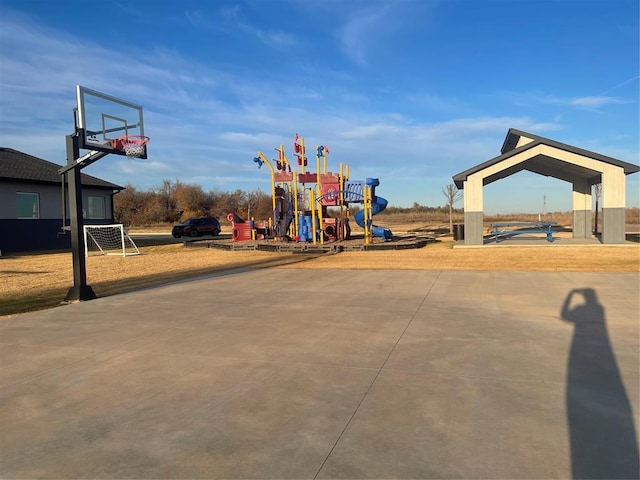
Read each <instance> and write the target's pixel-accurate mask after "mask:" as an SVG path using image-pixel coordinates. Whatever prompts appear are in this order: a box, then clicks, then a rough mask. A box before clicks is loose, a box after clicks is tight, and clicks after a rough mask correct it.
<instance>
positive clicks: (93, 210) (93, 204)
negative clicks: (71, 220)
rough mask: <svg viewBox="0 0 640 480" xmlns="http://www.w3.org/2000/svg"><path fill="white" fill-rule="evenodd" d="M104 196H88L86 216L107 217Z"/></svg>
mask: <svg viewBox="0 0 640 480" xmlns="http://www.w3.org/2000/svg"><path fill="white" fill-rule="evenodd" d="M105 216H106V214H105V209H104V197H88V205H87V216H86V218H105Z"/></svg>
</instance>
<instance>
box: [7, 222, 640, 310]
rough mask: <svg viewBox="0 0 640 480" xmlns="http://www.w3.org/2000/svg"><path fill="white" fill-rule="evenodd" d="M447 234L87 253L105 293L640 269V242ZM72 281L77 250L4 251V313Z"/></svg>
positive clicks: (49, 296) (90, 276) (37, 305)
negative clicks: (256, 274)
mask: <svg viewBox="0 0 640 480" xmlns="http://www.w3.org/2000/svg"><path fill="white" fill-rule="evenodd" d="M393 229H394V231H396V232H400V231H409V230H415V229H416V228H415V225H395V226H393ZM441 240H442V241H439V242H437V243H432V244H429V245H427V246H426V247H424V248H421V249H410V250H384V251H363V252H342V253H339V254H324V255H307V254H284V253H270V252H263V251H225V250H219V249H215V248H185V247H184V246H183V245H182V244H172V245H160V246H148V247H142V248H141V249H140V251H141V255H137V256H129V257H119V256H102V257H100V256H97V257H90V258H88V259H87V282H88V284H89V285H91V286H92V287H93V289H94V291H95V292H96V294H97V295H98V296H99V297H105V296H110V295H116V294H119V293H124V292H129V291H134V290H139V289H141V288H147V287H152V286H157V285H161V284H165V283H169V282H174V281H178V280H184V279H187V278H194V277H197V276H202V275H207V274H211V273H213V272H216V271H220V270H227V269H232V268H271V267H280V268H306V269H335V268H340V269H347V268H354V269H417V270H485V271H514V270H515V271H517V270H520V271H589V272H600V271H603V272H604V271H606V272H639V271H640V245H637V246H636V245H633V246H629V245H625V246H564V247H558V248H554V246H551V245H549V246H547V245H545V246H540V247H509V248H472V249H459V248H455V249H454V248H453V241H452V239H451V238H450V237H443V238H442V239H441ZM72 284H73V270H72V263H71V254H70V253H48V254H46V253H44V254H30V255H15V256H8V257H4V256H3V257H0V316H7V315H13V314H17V313H21V312H27V311H31V310H39V309H43V308H49V307H53V306H55V305H58V304H59V303H60V301H61V300H62V299H63V298H64V296H65V294H66V292H67V290H68V289H69V287H70V286H71V285H72Z"/></svg>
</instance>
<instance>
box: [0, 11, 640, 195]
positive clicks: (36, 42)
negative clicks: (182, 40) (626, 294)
mask: <svg viewBox="0 0 640 480" xmlns="http://www.w3.org/2000/svg"><path fill="white" fill-rule="evenodd" d="M360 5H361V4H360ZM1 13H2V15H0V64H1V65H2V75H1V76H0V87H1V91H2V95H0V144H1V145H3V146H9V147H12V148H16V149H18V150H22V151H25V152H28V153H30V154H33V155H36V156H40V157H42V158H46V159H50V160H52V161H55V162H58V163H62V162H63V161H64V157H65V147H64V136H65V135H67V134H69V133H71V131H72V129H73V117H72V113H71V112H72V108H73V107H74V104H75V94H74V86H75V85H76V84H81V85H84V86H86V87H89V88H92V89H95V90H98V91H102V92H105V93H108V94H110V95H113V96H116V97H120V98H124V99H127V100H129V101H132V102H134V103H137V104H140V105H143V107H144V109H145V133H146V134H148V135H149V136H150V137H151V143H150V145H149V160H147V161H134V162H131V161H129V160H127V159H126V158H124V157H119V156H110V157H108V159H105V160H103V161H100V162H96V163H95V164H94V165H92V166H91V167H89V168H88V169H87V173H89V174H91V175H95V176H99V177H102V178H105V179H107V180H109V181H112V182H114V183H118V184H124V183H127V182H131V183H133V184H134V185H136V186H139V187H141V188H148V187H155V186H158V185H160V184H161V183H162V179H164V178H169V179H176V178H179V179H181V180H182V181H185V182H188V183H190V182H193V183H196V182H197V183H201V184H202V186H203V188H205V189H222V190H227V189H236V188H242V189H246V190H252V189H254V188H256V187H257V186H262V188H268V185H269V176H268V175H267V174H265V172H264V169H263V170H258V169H257V167H256V165H255V164H254V163H253V162H252V158H253V156H254V155H255V153H256V151H257V150H261V151H263V152H264V153H265V155H267V156H269V157H270V158H273V155H274V152H273V150H272V149H273V148H274V147H277V146H279V145H280V144H284V145H285V148H286V149H287V152H290V151H291V145H292V141H293V135H294V133H296V132H298V133H300V134H301V135H305V137H306V139H307V145H313V146H315V145H317V144H328V146H329V148H330V151H331V154H330V161H331V166H332V167H333V168H336V166H337V164H338V163H339V162H344V163H348V164H349V165H350V166H351V174H352V177H353V178H359V177H366V176H379V177H380V178H381V182H382V184H383V186H384V189H385V192H386V197H385V198H388V199H389V200H390V201H391V202H392V204H396V205H399V204H400V205H401V204H408V205H410V204H411V203H412V202H413V201H419V202H420V203H429V202H430V200H428V198H427V197H425V198H412V197H413V196H414V195H416V192H422V191H423V190H424V188H425V185H430V184H431V183H432V182H433V181H434V180H433V179H440V180H441V179H442V178H443V177H446V174H447V173H448V174H449V175H453V174H455V173H457V172H459V171H462V170H464V169H466V168H469V167H471V166H473V165H475V164H477V163H479V162H482V161H484V160H486V159H488V158H491V157H493V156H495V155H498V154H499V148H500V146H501V144H502V140H503V138H504V135H505V133H506V131H507V129H508V128H509V127H516V128H519V129H522V130H525V131H531V132H533V133H538V134H543V135H544V134H546V133H548V132H553V131H559V130H561V129H562V128H563V127H564V126H565V125H564V124H563V123H562V121H561V120H560V119H556V120H554V119H553V118H550V119H546V117H545V116H542V118H543V119H544V120H543V121H540V120H538V119H537V118H536V117H535V116H534V115H503V114H502V115H495V116H491V115H469V114H466V115H463V114H462V113H461V114H460V116H461V117H462V118H459V117H458V116H456V115H451V114H450V115H448V118H449V119H448V120H447V121H438V122H436V121H433V120H425V119H424V118H423V117H421V116H412V115H410V114H408V113H400V112H399V111H397V110H395V107H393V105H394V103H395V102H394V101H391V102H389V103H387V104H386V105H380V104H379V103H377V102H376V101H375V100H372V98H371V97H372V94H371V93H370V92H369V91H365V90H363V89H362V88H360V86H359V85H358V83H357V82H354V81H353V78H351V77H350V76H349V75H348V74H344V75H343V74H341V73H340V72H339V71H338V70H335V71H330V70H327V71H321V70H319V69H317V68H315V67H317V65H315V64H314V63H313V62H312V61H310V63H309V64H308V65H309V67H310V68H311V69H312V70H314V71H315V72H316V73H317V76H318V77H319V78H320V79H323V78H330V80H331V81H327V82H321V81H319V82H316V83H314V84H309V82H308V81H305V80H304V79H296V80H295V81H293V80H292V76H291V75H290V73H283V74H279V73H278V72H275V73H274V72H271V74H270V75H269V76H257V75H255V74H254V73H255V72H253V71H252V70H251V69H250V67H247V69H246V70H245V69H243V67H242V66H240V65H238V66H234V67H233V68H220V67H218V66H216V65H215V64H213V63H205V62H197V61H193V60H191V59H189V58H187V57H185V56H183V55H182V54H181V53H180V52H178V51H175V50H173V49H170V48H166V47H162V46H159V47H156V48H153V49H149V50H136V48H135V47H134V48H132V49H130V50H129V52H128V55H127V57H126V58H123V57H122V55H121V52H120V51H119V50H117V49H115V48H114V49H111V48H109V47H107V46H105V45H103V44H100V43H99V42H98V41H97V40H93V41H92V40H88V39H86V38H82V39H81V38H80V37H78V36H76V34H74V33H68V32H63V31H60V30H55V29H51V28H48V27H45V26H43V25H42V24H40V23H38V22H35V21H33V20H32V19H30V18H28V17H25V16H20V15H14V14H12V12H11V11H9V10H6V9H5V10H2V12H1ZM190 15H191V20H190V21H193V22H197V21H202V20H206V18H200V14H199V13H198V12H191V13H190ZM226 15H227V16H228V21H229V22H233V21H237V15H238V13H237V12H235V13H234V10H233V9H231V10H230V11H229V12H228V13H227V14H226ZM361 31H364V30H361ZM362 47H363V48H364V50H363V52H365V53H366V51H367V50H366V49H367V48H368V46H367V45H366V44H364V43H363V44H362ZM69 58H74V59H75V60H74V62H69V61H68V59H69ZM324 83H326V85H325V84H324ZM384 94H385V95H386V96H388V97H389V98H391V99H392V100H395V99H398V98H399V99H401V100H402V101H403V102H406V98H407V95H406V94H405V93H402V92H401V93H396V92H393V91H389V92H384ZM422 99H423V101H424V104H425V105H429V104H430V105H432V106H433V108H434V109H436V108H441V110H447V109H449V107H450V106H451V108H450V109H449V113H451V112H455V113H457V110H458V109H459V110H461V111H462V110H464V108H463V107H464V106H463V105H461V104H458V103H457V102H456V101H455V100H448V99H447V98H446V97H444V96H439V95H438V94H437V93H429V94H423V97H422ZM596 151H601V152H602V153H605V154H607V153H608V151H607V149H606V148H605V147H604V146H603V148H602V149H600V150H596ZM624 154H625V152H624V151H622V152H621V153H620V156H619V157H618V158H622V159H625V158H627V157H625V156H624ZM633 154H634V152H630V151H629V152H627V155H633ZM635 155H637V152H635ZM631 160H633V157H632V158H631ZM435 181H439V180H435ZM430 182H431V183H430ZM432 190H433V189H432ZM381 194H382V192H381ZM425 195H426V194H425ZM435 195H436V197H437V199H435V200H432V201H431V204H433V203H434V202H437V201H438V200H440V199H439V197H440V193H439V189H438V188H436V189H435Z"/></svg>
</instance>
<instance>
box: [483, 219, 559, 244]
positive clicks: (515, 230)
mask: <svg viewBox="0 0 640 480" xmlns="http://www.w3.org/2000/svg"><path fill="white" fill-rule="evenodd" d="M554 225H556V223H555V222H496V223H492V224H491V228H492V230H491V236H492V237H494V239H495V241H496V243H498V241H499V240H500V238H508V237H511V236H514V235H522V234H525V233H544V234H545V235H546V236H547V242H553V226H554Z"/></svg>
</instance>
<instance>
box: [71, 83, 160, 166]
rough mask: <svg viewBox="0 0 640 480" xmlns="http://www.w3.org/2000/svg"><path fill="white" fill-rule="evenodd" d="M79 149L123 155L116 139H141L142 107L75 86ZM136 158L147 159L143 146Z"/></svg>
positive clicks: (142, 132)
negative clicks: (138, 136) (142, 151)
mask: <svg viewBox="0 0 640 480" xmlns="http://www.w3.org/2000/svg"><path fill="white" fill-rule="evenodd" d="M76 97H77V102H78V103H77V108H76V112H77V127H78V128H80V129H81V131H80V148H81V149H85V150H97V151H101V152H107V153H115V154H117V155H126V153H125V151H124V150H123V146H122V142H121V141H120V140H119V137H122V136H123V135H141V136H144V120H143V117H142V107H141V106H140V105H136V104H134V103H130V102H127V101H125V100H121V99H119V98H115V97H112V96H111V95H106V94H104V93H100V92H97V91H95V90H91V89H89V88H85V87H82V86H80V85H77V86H76ZM140 158H147V152H146V146H145V148H144V153H143V154H142V155H140Z"/></svg>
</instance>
